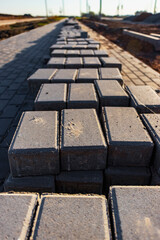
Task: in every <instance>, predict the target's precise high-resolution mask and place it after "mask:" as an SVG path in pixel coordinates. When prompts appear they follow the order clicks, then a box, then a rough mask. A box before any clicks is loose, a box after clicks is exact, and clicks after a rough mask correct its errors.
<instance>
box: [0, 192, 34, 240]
mask: <svg viewBox="0 0 160 240" xmlns="http://www.w3.org/2000/svg"><path fill="white" fill-rule="evenodd" d="M37 200H38V196H37V195H36V194H7V193H0V205H1V210H0V232H1V239H22V240H24V239H28V237H29V233H30V229H31V226H32V220H33V216H34V212H35V209H36V205H37Z"/></svg>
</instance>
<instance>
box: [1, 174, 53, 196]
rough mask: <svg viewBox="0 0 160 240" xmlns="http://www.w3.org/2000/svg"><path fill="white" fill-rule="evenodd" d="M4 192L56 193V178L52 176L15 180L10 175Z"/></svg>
mask: <svg viewBox="0 0 160 240" xmlns="http://www.w3.org/2000/svg"><path fill="white" fill-rule="evenodd" d="M4 190H5V191H6V192H8V191H15V192H38V193H44V192H55V177H54V176H51V175H50V176H31V177H21V178H14V177H12V175H9V177H8V178H7V179H6V181H5V183H4Z"/></svg>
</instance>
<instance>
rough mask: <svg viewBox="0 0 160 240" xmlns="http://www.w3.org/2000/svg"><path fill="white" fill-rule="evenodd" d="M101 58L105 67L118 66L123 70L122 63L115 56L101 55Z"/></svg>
mask: <svg viewBox="0 0 160 240" xmlns="http://www.w3.org/2000/svg"><path fill="white" fill-rule="evenodd" d="M100 60H101V62H102V65H103V67H108V68H118V69H119V70H120V71H121V70H122V64H121V63H120V61H119V60H118V59H116V58H114V57H101V58H100Z"/></svg>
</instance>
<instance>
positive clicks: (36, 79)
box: [27, 68, 57, 92]
mask: <svg viewBox="0 0 160 240" xmlns="http://www.w3.org/2000/svg"><path fill="white" fill-rule="evenodd" d="M56 71H57V69H45V68H40V69H38V70H37V71H36V72H35V73H34V74H32V75H31V76H30V77H29V78H28V79H27V82H28V85H29V88H30V90H31V91H32V92H34V91H36V90H37V89H39V88H40V86H41V84H43V83H50V81H51V78H52V77H53V76H54V74H55V73H56Z"/></svg>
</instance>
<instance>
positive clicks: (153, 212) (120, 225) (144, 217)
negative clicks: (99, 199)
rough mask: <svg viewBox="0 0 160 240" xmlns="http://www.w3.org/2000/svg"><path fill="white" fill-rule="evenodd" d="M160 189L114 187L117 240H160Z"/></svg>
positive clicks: (114, 224)
mask: <svg viewBox="0 0 160 240" xmlns="http://www.w3.org/2000/svg"><path fill="white" fill-rule="evenodd" d="M159 202H160V187H149V186H148V187H147V186H146V187H145V186H144V187H140V186H137V187H120V186H119V187H112V188H111V190H110V205H111V210H112V219H113V236H114V238H115V239H130V240H133V239H159V236H160V234H159V211H158V209H159Z"/></svg>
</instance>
